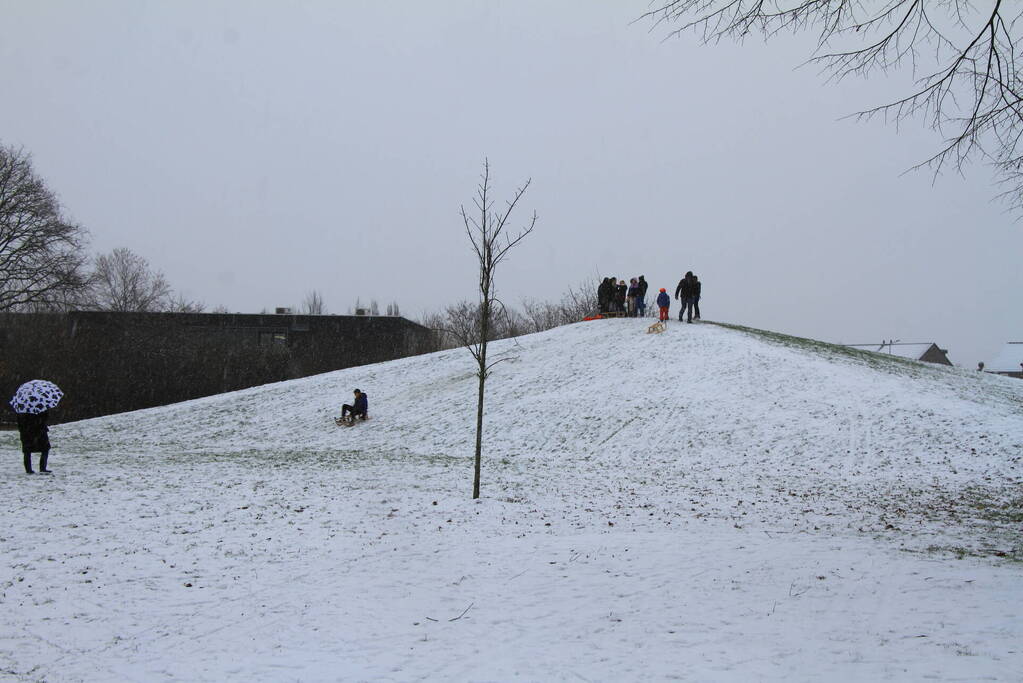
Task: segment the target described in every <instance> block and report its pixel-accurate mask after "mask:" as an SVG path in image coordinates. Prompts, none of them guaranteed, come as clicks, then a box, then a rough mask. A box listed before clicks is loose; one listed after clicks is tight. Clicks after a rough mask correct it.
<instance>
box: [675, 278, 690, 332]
mask: <svg viewBox="0 0 1023 683" xmlns="http://www.w3.org/2000/svg"><path fill="white" fill-rule="evenodd" d="M694 289H695V288H694V287H693V271H691V270H690V271H688V272H687V273H686V274H685V277H683V278H682V279H681V280H679V282H678V287H676V288H675V298H676V299H678V300H679V304H680V305H681V306H682V308H680V309H679V311H678V321H679V322H682V318H683V317H684V316H685V317H688V320H686V322H689V323H691V322H693V292H694Z"/></svg>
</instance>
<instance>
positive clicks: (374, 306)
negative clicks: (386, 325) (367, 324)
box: [369, 299, 380, 315]
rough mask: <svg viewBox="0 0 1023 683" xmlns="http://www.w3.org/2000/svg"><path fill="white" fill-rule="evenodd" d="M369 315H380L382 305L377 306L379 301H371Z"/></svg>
mask: <svg viewBox="0 0 1023 683" xmlns="http://www.w3.org/2000/svg"><path fill="white" fill-rule="evenodd" d="M369 314H370V315H380V305H379V304H377V300H376V299H371V300H370V302H369Z"/></svg>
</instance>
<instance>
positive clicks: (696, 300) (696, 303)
mask: <svg viewBox="0 0 1023 683" xmlns="http://www.w3.org/2000/svg"><path fill="white" fill-rule="evenodd" d="M701 289H703V283H701V282H700V278H698V277H696V276H695V275H694V276H693V313H694V314H695V315H693V320H699V319H700V290H701Z"/></svg>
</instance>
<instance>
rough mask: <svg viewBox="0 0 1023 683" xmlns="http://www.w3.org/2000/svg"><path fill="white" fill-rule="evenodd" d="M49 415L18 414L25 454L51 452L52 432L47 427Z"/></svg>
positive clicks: (22, 446) (45, 412)
mask: <svg viewBox="0 0 1023 683" xmlns="http://www.w3.org/2000/svg"><path fill="white" fill-rule="evenodd" d="M48 419H49V413H48V412H47V411H45V410H44V411H43V412H41V413H37V414H32V413H18V433H19V434H21V450H22V452H23V453H42V452H44V451H48V450H50V430H49V428H48V427H47V426H46V421H47V420H48Z"/></svg>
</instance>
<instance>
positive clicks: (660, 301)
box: [657, 287, 671, 322]
mask: <svg viewBox="0 0 1023 683" xmlns="http://www.w3.org/2000/svg"><path fill="white" fill-rule="evenodd" d="M657 306H658V308H660V309H661V322H667V321H668V308H669V307H670V306H671V297H670V296H668V292H667V291H666V290H665V289H664V287H661V293H660V294H658V295H657Z"/></svg>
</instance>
